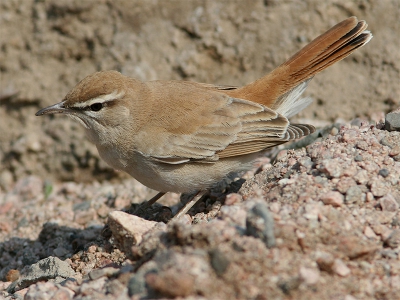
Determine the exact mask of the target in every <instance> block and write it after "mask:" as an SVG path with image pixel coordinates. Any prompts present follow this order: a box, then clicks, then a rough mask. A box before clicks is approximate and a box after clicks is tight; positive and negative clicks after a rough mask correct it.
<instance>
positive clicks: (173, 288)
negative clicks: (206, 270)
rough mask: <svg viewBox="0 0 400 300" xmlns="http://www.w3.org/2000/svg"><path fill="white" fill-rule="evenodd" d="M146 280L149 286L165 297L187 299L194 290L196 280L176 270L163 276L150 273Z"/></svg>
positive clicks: (167, 271) (166, 272) (171, 270)
mask: <svg viewBox="0 0 400 300" xmlns="http://www.w3.org/2000/svg"><path fill="white" fill-rule="evenodd" d="M145 278H146V283H147V285H148V286H149V287H150V288H152V289H153V290H155V291H156V292H157V293H159V294H160V295H162V296H164V297H169V298H176V297H187V296H189V295H190V294H192V292H193V289H194V278H193V277H191V276H188V274H183V273H182V272H178V271H176V270H175V269H169V270H166V271H164V272H162V273H161V274H156V273H149V274H147V275H146V276H145Z"/></svg>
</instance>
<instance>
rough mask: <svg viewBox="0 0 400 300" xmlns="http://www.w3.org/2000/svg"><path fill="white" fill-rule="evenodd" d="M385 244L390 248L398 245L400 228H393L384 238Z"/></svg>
mask: <svg viewBox="0 0 400 300" xmlns="http://www.w3.org/2000/svg"><path fill="white" fill-rule="evenodd" d="M385 244H386V245H387V246H389V247H390V248H392V249H395V248H397V247H399V246H400V229H395V230H393V231H392V233H391V234H390V235H389V237H388V238H387V239H386V240H385Z"/></svg>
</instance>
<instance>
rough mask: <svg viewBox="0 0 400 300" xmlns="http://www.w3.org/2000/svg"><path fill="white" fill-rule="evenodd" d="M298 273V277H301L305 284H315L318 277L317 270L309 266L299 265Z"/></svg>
mask: <svg viewBox="0 0 400 300" xmlns="http://www.w3.org/2000/svg"><path fill="white" fill-rule="evenodd" d="M299 273H300V278H301V279H303V281H304V282H305V283H306V284H307V285H314V284H316V283H317V282H318V280H319V277H320V275H319V271H318V270H316V269H311V268H305V267H301V268H300V272H299Z"/></svg>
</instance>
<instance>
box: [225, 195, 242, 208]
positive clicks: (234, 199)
mask: <svg viewBox="0 0 400 300" xmlns="http://www.w3.org/2000/svg"><path fill="white" fill-rule="evenodd" d="M240 202H243V197H242V195H240V194H237V193H231V194H228V195H226V198H225V205H233V204H238V203H240Z"/></svg>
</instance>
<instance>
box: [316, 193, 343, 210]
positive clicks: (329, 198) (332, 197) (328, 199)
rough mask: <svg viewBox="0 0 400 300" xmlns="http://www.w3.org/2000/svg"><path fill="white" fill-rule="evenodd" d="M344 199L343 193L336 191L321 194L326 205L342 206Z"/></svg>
mask: <svg viewBox="0 0 400 300" xmlns="http://www.w3.org/2000/svg"><path fill="white" fill-rule="evenodd" d="M343 200H344V197H343V195H342V194H341V193H339V192H336V191H330V192H328V193H326V194H324V195H322V196H321V201H322V202H323V203H324V204H325V205H332V206H333V207H339V206H342V205H343Z"/></svg>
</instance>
